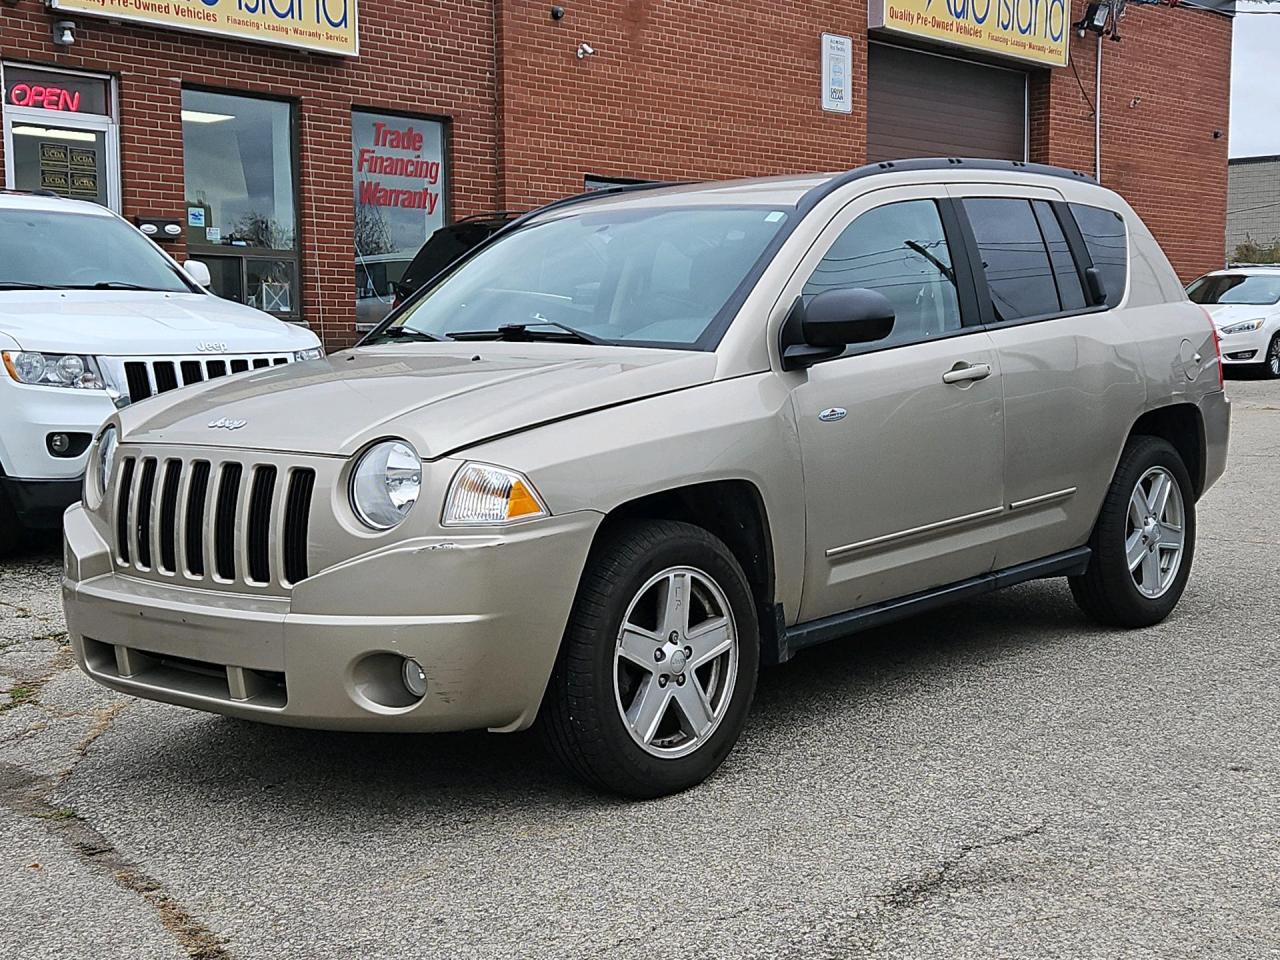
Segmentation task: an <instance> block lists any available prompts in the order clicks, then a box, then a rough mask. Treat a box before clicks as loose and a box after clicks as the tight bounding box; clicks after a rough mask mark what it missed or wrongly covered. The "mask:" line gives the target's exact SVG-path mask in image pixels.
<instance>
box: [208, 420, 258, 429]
mask: <svg viewBox="0 0 1280 960" xmlns="http://www.w3.org/2000/svg"><path fill="white" fill-rule="evenodd" d="M248 422H249V421H248V420H230V419H228V418H227V417H219V418H218V419H217V420H210V421H209V429H210V430H239V429H240V428H241V427H243V426H244V425H245V424H246V423H248Z"/></svg>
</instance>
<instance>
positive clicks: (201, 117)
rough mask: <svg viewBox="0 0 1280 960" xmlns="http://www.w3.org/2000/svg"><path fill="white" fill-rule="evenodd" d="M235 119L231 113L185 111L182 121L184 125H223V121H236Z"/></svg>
mask: <svg viewBox="0 0 1280 960" xmlns="http://www.w3.org/2000/svg"><path fill="white" fill-rule="evenodd" d="M234 119H235V117H234V116H232V115H231V114H229V113H205V112H204V111H202V110H183V111H182V121H183V122H184V123H222V121H223V120H234Z"/></svg>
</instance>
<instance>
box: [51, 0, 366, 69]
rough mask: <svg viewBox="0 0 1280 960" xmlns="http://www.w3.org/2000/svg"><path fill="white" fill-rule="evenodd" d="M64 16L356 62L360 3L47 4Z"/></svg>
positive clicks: (126, 0)
mask: <svg viewBox="0 0 1280 960" xmlns="http://www.w3.org/2000/svg"><path fill="white" fill-rule="evenodd" d="M49 6H51V7H52V8H53V9H55V10H57V11H59V12H60V13H79V14H84V15H86V16H97V17H109V18H110V19H112V20H131V21H135V22H138V23H145V24H149V25H150V26H154V27H165V28H168V29H173V30H193V31H195V32H197V33H208V34H212V35H214V36H217V37H222V38H223V39H225V40H253V41H255V42H257V43H274V44H280V45H282V46H286V47H301V48H303V49H305V50H314V51H317V52H319V53H332V54H337V55H339V56H345V57H354V56H355V55H356V54H357V53H358V52H359V44H358V41H357V39H356V0H49Z"/></svg>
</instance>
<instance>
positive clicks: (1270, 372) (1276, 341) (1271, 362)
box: [1262, 333, 1280, 380]
mask: <svg viewBox="0 0 1280 960" xmlns="http://www.w3.org/2000/svg"><path fill="white" fill-rule="evenodd" d="M1262 371H1263V373H1264V374H1265V375H1266V376H1268V377H1270V378H1271V379H1272V380H1276V379H1280V333H1277V334H1276V335H1275V336H1274V337H1272V338H1271V343H1269V344H1268V345H1267V355H1266V357H1264V358H1263V361H1262Z"/></svg>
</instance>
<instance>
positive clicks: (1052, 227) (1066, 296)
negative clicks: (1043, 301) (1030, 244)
mask: <svg viewBox="0 0 1280 960" xmlns="http://www.w3.org/2000/svg"><path fill="white" fill-rule="evenodd" d="M1031 208H1032V209H1033V210H1034V211H1035V214H1036V222H1037V223H1038V224H1039V225H1040V233H1041V234H1042V235H1043V236H1044V242H1045V245H1046V246H1047V247H1048V248H1049V262H1050V264H1051V265H1052V266H1053V279H1054V282H1055V283H1056V284H1057V285H1058V300H1059V301H1061V303H1062V309H1063V310H1083V309H1084V307H1085V296H1084V287H1083V286H1082V285H1081V283H1080V271H1079V270H1078V269H1077V268H1076V261H1075V258H1074V257H1072V256H1071V247H1070V245H1069V244H1068V243H1067V237H1066V234H1064V233H1063V232H1062V224H1060V223H1059V222H1058V215H1057V214H1056V213H1054V212H1053V207H1052V206H1051V205H1049V204H1048V203H1046V202H1045V201H1044V200H1033V201H1031Z"/></svg>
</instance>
